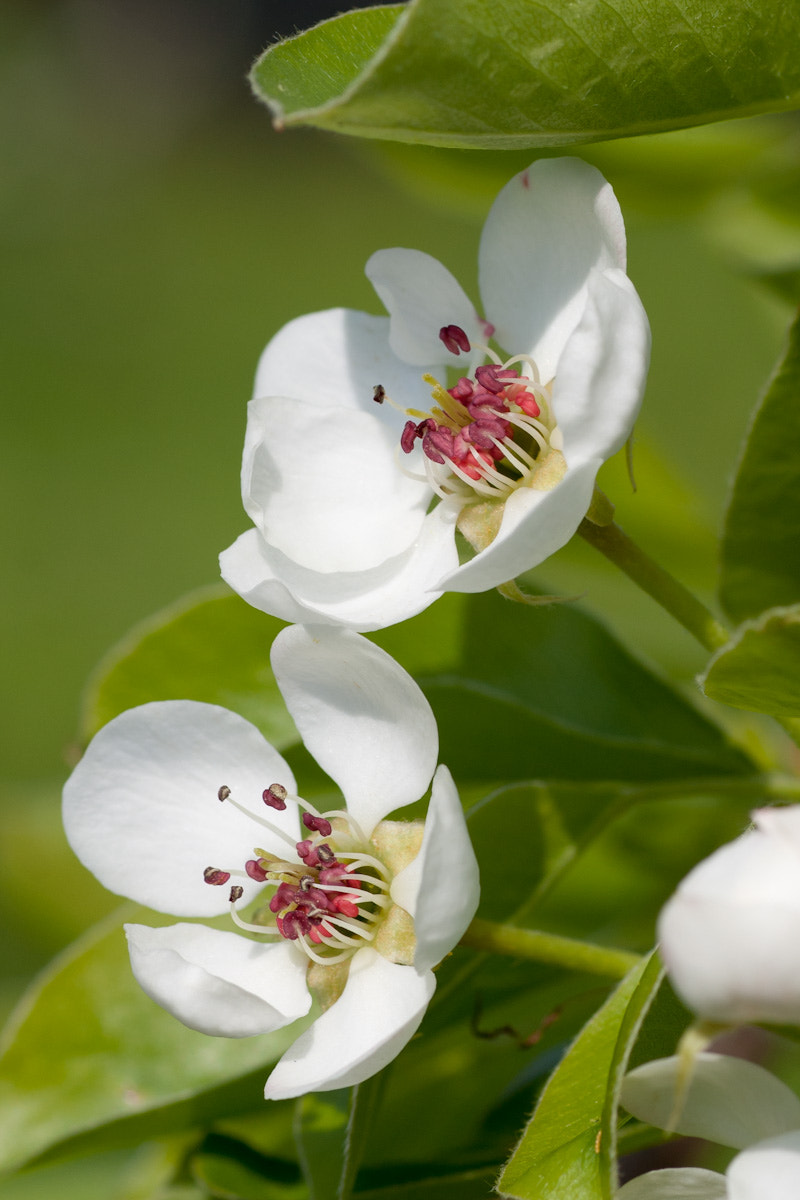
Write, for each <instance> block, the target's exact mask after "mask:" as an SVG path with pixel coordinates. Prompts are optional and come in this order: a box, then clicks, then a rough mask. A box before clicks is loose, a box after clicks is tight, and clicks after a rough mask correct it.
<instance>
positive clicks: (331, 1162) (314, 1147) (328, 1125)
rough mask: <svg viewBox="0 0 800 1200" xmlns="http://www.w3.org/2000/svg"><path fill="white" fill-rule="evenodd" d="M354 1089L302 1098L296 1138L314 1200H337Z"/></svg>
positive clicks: (296, 1113) (302, 1165) (310, 1193)
mask: <svg viewBox="0 0 800 1200" xmlns="http://www.w3.org/2000/svg"><path fill="white" fill-rule="evenodd" d="M351 1092H352V1088H337V1089H335V1090H334V1091H331V1092H325V1093H323V1094H322V1095H310V1096H301V1097H300V1099H299V1100H298V1101H297V1108H296V1109H295V1122H294V1135H295V1141H296V1143H297V1152H298V1155H299V1158H300V1165H301V1167H302V1169H303V1175H304V1176H305V1180H306V1184H307V1187H308V1190H309V1196H310V1200H337V1196H338V1193H339V1184H340V1183H341V1179H342V1174H343V1171H344V1162H345V1153H346V1146H347V1124H348V1114H349V1112H350V1107H351Z"/></svg>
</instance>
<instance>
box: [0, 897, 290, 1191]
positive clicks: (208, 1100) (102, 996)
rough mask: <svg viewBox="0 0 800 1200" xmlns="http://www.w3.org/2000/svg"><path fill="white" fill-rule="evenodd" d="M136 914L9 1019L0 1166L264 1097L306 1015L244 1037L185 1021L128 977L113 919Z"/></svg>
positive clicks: (88, 945) (74, 955) (166, 1129)
mask: <svg viewBox="0 0 800 1200" xmlns="http://www.w3.org/2000/svg"><path fill="white" fill-rule="evenodd" d="M141 915H142V913H141V910H139V909H137V908H135V907H134V906H127V907H126V908H125V909H123V910H122V913H117V914H115V915H114V916H113V917H112V918H110V919H108V920H107V921H105V922H103V923H102V924H101V925H99V926H97V927H96V928H95V929H94V930H92V931H90V933H88V934H87V935H86V936H85V937H84V938H83V939H81V940H80V941H79V942H77V943H76V944H75V945H74V946H73V947H71V948H70V949H69V950H67V951H66V952H65V953H64V954H63V955H61V956H60V957H59V958H58V959H56V960H55V961H54V962H53V964H52V965H51V966H50V967H49V968H48V970H47V971H46V972H44V974H43V975H42V976H41V977H40V978H39V980H37V981H36V983H35V984H34V985H33V986H32V988H31V989H30V991H29V993H28V994H27V996H26V997H25V998H24V999H23V1001H22V1002H21V1004H20V1006H19V1008H18V1010H17V1013H16V1015H15V1016H14V1017H13V1018H12V1020H11V1022H10V1024H9V1027H8V1029H7V1031H6V1035H5V1039H4V1049H3V1053H2V1057H1V1058H0V1169H2V1168H10V1167H14V1166H17V1165H19V1164H21V1163H23V1162H26V1161H28V1160H31V1159H36V1158H39V1157H40V1156H43V1155H44V1152H45V1151H47V1150H48V1149H49V1148H55V1149H54V1150H53V1154H51V1155H50V1156H49V1157H53V1156H54V1155H55V1154H58V1155H60V1154H65V1153H67V1152H74V1151H76V1150H86V1149H88V1148H91V1149H99V1148H106V1147H110V1146H120V1145H131V1144H137V1143H138V1142H140V1141H144V1140H147V1139H148V1138H150V1137H160V1136H164V1135H165V1134H167V1133H172V1132H177V1131H180V1130H184V1129H192V1128H195V1127H196V1126H197V1125H199V1124H202V1122H203V1121H204V1120H206V1121H210V1120H212V1119H213V1117H214V1116H223V1115H225V1114H226V1113H236V1112H242V1111H246V1110H247V1109H250V1108H253V1107H255V1106H256V1105H257V1104H259V1103H262V1104H263V1087H264V1080H265V1079H266V1076H267V1073H268V1069H269V1065H270V1064H271V1063H273V1062H275V1061H276V1059H277V1058H278V1057H280V1055H281V1054H282V1053H283V1051H284V1050H286V1049H287V1047H288V1046H289V1045H290V1044H291V1042H292V1041H293V1040H294V1038H295V1037H296V1036H297V1034H298V1032H299V1031H300V1029H301V1028H302V1027H303V1026H302V1024H300V1023H295V1024H294V1025H292V1026H291V1027H290V1029H286V1030H280V1031H278V1032H277V1033H273V1034H267V1035H263V1036H260V1037H255V1038H242V1039H228V1038H211V1037H206V1036H205V1035H203V1034H201V1033H195V1032H194V1031H193V1030H190V1029H187V1028H186V1027H185V1026H184V1025H182V1024H181V1023H180V1022H179V1021H177V1020H176V1019H175V1018H174V1017H172V1016H170V1014H169V1013H167V1012H165V1011H164V1010H163V1009H161V1008H159V1006H158V1005H157V1004H155V1003H154V1002H153V1001H152V1000H150V999H149V998H148V997H147V996H146V995H145V994H144V992H142V991H141V989H140V988H139V986H138V984H137V983H136V981H135V980H134V978H133V975H132V973H131V970H130V964H129V962H128V954H127V949H126V945H125V937H124V935H123V932H122V928H121V925H122V921H123V920H131V919H133V920H137V919H141ZM145 919H146V920H147V921H148V922H149V923H151V924H158V923H159V918H158V917H157V916H155V915H154V914H152V913H149V912H146V916H145ZM160 923H162V924H163V923H165V919H162V920H161V922H160Z"/></svg>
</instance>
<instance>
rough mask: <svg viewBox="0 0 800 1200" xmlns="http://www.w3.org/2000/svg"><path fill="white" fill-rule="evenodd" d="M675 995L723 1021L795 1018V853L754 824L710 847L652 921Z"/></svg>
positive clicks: (799, 909)
mask: <svg viewBox="0 0 800 1200" xmlns="http://www.w3.org/2000/svg"><path fill="white" fill-rule="evenodd" d="M658 935H659V940H660V943H661V956H662V958H663V959H664V962H665V964H666V966H667V970H668V971H669V973H670V978H671V980H672V983H673V984H674V986H675V988H676V990H677V992H678V994H679V995H680V996H681V999H683V1000H684V1002H685V1003H686V1004H687V1005H688V1006H689V1007H690V1008H692V1009H693V1010H694V1011H695V1012H698V1013H700V1014H702V1015H703V1016H704V1017H708V1018H709V1019H711V1020H718V1021H723V1022H728V1021H730V1022H734V1023H739V1022H744V1021H775V1022H778V1023H783V1022H790V1023H795V1022H797V1021H800V958H798V955H797V953H796V950H797V945H798V938H800V887H799V886H798V858H797V854H796V852H795V850H794V848H793V847H792V845H791V844H790V843H789V842H788V841H787V840H785V839H784V838H782V837H778V836H774V835H772V834H770V833H768V832H762V831H761V830H759V829H756V830H753V831H750V832H748V833H745V834H743V835H742V837H740V838H737V839H736V841H735V842H731V843H730V844H729V845H727V846H722V847H721V848H720V849H719V850H716V851H715V852H714V854H712V855H711V856H710V857H709V858H707V859H705V860H704V861H703V862H701V863H699V864H698V865H697V866H696V867H695V868H694V870H692V871H690V873H689V874H688V875H687V876H686V878H685V879H684V880H683V881H682V882H681V884H680V885H679V887H678V889H677V891H676V892H675V894H674V895H673V896H672V897H671V898H670V900H668V901H667V903H666V905H665V906H664V908H663V909H662V910H661V915H660V917H659V921H658Z"/></svg>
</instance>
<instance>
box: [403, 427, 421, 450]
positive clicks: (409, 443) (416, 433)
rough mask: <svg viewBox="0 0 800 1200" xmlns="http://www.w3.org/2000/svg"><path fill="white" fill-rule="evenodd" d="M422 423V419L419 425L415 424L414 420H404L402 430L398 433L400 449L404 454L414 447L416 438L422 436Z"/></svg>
mask: <svg viewBox="0 0 800 1200" xmlns="http://www.w3.org/2000/svg"><path fill="white" fill-rule="evenodd" d="M424 424H425V422H424V421H421V422H420V423H419V425H417V424H415V423H414V421H406V423H405V425H404V426H403V432H402V433H401V434H400V449H401V450H402V451H403V453H404V454H410V453H411V451H412V450H413V449H414V443H415V442H416V440H417V438H418V437H422V434H421V433H420V430H421V429H422V426H423V425H424Z"/></svg>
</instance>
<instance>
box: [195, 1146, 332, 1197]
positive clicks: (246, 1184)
mask: <svg viewBox="0 0 800 1200" xmlns="http://www.w3.org/2000/svg"><path fill="white" fill-rule="evenodd" d="M191 1171H192V1176H193V1177H194V1179H195V1180H196V1182H197V1183H199V1184H201V1186H202V1187H204V1188H206V1190H207V1191H208V1192H210V1194H211V1195H212V1196H214V1197H219V1200H308V1196H309V1193H308V1188H307V1186H306V1184H305V1181H304V1180H303V1179H302V1177H301V1175H300V1171H299V1170H298V1168H297V1164H296V1163H290V1162H286V1161H285V1160H283V1159H277V1158H268V1157H266V1156H265V1155H263V1154H258V1153H256V1151H254V1150H252V1149H251V1148H250V1147H249V1146H246V1145H244V1144H243V1143H242V1142H237V1141H235V1140H234V1139H232V1138H226V1137H220V1136H219V1135H218V1134H212V1135H211V1136H210V1137H209V1138H208V1139H207V1141H206V1143H205V1145H204V1146H203V1147H202V1148H201V1150H200V1151H199V1153H198V1154H195V1155H193V1157H192V1160H191Z"/></svg>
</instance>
